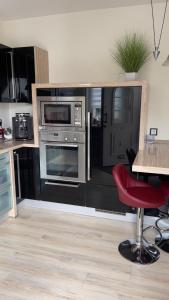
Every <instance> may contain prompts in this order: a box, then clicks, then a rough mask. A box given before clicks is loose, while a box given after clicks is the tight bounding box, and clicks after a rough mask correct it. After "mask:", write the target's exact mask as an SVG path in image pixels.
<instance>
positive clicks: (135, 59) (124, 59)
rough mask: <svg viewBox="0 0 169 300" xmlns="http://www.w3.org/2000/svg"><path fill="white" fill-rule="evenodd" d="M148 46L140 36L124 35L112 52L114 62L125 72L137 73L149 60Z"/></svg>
mask: <svg viewBox="0 0 169 300" xmlns="http://www.w3.org/2000/svg"><path fill="white" fill-rule="evenodd" d="M150 54H151V51H150V49H149V45H148V43H147V41H146V40H145V38H144V37H143V36H142V35H138V34H136V33H134V34H130V35H129V34H126V35H125V36H124V37H123V38H122V39H121V40H119V41H118V42H117V45H116V49H115V51H114V52H113V58H114V60H115V61H116V62H117V63H118V64H119V65H120V66H121V68H122V69H123V70H124V71H125V72H126V73H130V72H138V71H139V69H140V68H141V67H142V66H143V64H144V63H145V62H146V61H147V60H148V59H149V58H150Z"/></svg>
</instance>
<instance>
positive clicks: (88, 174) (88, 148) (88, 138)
mask: <svg viewBox="0 0 169 300" xmlns="http://www.w3.org/2000/svg"><path fill="white" fill-rule="evenodd" d="M87 179H88V180H90V112H88V114H87Z"/></svg>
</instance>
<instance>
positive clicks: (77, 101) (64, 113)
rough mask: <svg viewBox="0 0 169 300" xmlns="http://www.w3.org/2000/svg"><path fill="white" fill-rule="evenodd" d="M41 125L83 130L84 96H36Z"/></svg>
mask: <svg viewBox="0 0 169 300" xmlns="http://www.w3.org/2000/svg"><path fill="white" fill-rule="evenodd" d="M38 100H39V103H40V119H41V120H40V122H41V126H47V127H50V126H52V127H53V126H56V127H57V128H58V129H59V128H60V129H61V130H62V129H63V128H65V130H69V129H71V128H74V129H75V130H77V131H79V130H81V131H83V130H85V97H83V96H82V97H77V96H75V97H61V96H60V97H38Z"/></svg>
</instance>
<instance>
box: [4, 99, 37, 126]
mask: <svg viewBox="0 0 169 300" xmlns="http://www.w3.org/2000/svg"><path fill="white" fill-rule="evenodd" d="M16 113H30V114H31V115H32V105H31V104H26V103H0V119H2V126H3V127H4V128H7V127H10V128H12V117H15V114H16Z"/></svg>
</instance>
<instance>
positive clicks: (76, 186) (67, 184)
mask: <svg viewBox="0 0 169 300" xmlns="http://www.w3.org/2000/svg"><path fill="white" fill-rule="evenodd" d="M45 184H49V185H57V186H66V187H74V188H78V187H79V184H76V185H75V184H69V183H59V182H50V181H45Z"/></svg>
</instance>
